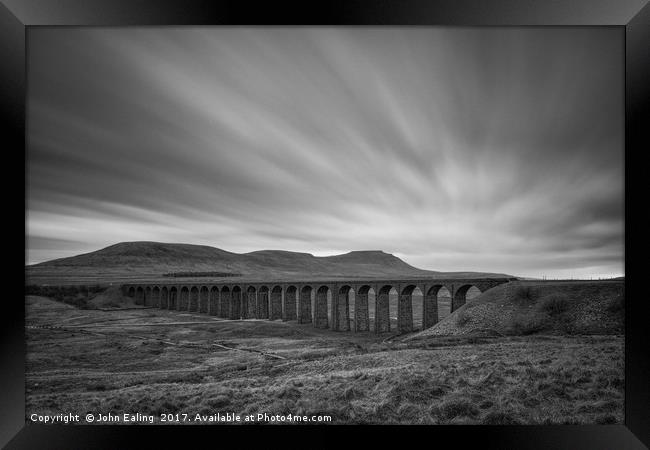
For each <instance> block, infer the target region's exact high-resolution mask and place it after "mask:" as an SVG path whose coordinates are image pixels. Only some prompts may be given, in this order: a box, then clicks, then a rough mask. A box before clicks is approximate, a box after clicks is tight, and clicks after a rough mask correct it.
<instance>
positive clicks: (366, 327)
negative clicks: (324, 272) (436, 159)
mask: <svg viewBox="0 0 650 450" xmlns="http://www.w3.org/2000/svg"><path fill="white" fill-rule="evenodd" d="M513 280H515V279H514V278H476V279H409V280H406V279H394V280H390V279H385V280H376V279H375V280H350V281H344V280H336V281H299V282H277V283H276V282H246V283H237V282H234V281H223V282H206V283H200V282H178V283H154V282H152V283H127V284H123V285H122V286H121V289H122V292H123V294H124V295H127V296H129V297H134V298H135V302H136V304H140V305H145V306H154V307H158V308H161V309H169V310H175V311H188V312H197V313H204V314H209V315H213V316H217V317H220V318H224V319H233V320H240V319H268V320H278V319H280V320H285V321H286V320H297V321H298V322H299V323H312V324H313V326H314V327H316V328H330V329H332V330H337V331H355V332H356V331H370V330H371V327H370V317H369V308H368V303H369V300H368V294H369V293H370V291H371V290H372V291H373V293H374V294H375V301H374V306H375V318H374V327H373V328H374V331H375V333H385V332H390V331H397V332H399V333H407V332H410V331H413V330H414V329H415V328H414V326H413V301H412V294H413V291H414V290H415V289H416V288H418V289H419V290H420V292H421V293H422V296H423V301H422V328H423V329H424V328H429V327H431V326H433V325H435V324H436V323H437V322H438V291H440V289H442V288H443V287H445V288H446V289H447V290H448V291H449V293H450V294H451V311H452V312H453V311H455V310H456V309H458V308H459V307H461V306H462V305H463V304H465V301H466V297H465V296H466V294H467V291H468V290H469V289H470V288H471V287H472V286H474V287H476V288H478V289H479V290H480V291H481V292H484V291H486V290H487V289H490V288H492V287H494V286H497V285H499V284H503V283H507V282H509V281H513ZM392 289H395V290H396V291H397V294H398V297H397V298H398V301H397V330H391V324H390V316H389V293H390V291H391V290H392ZM312 292H314V293H315V296H314V302H313V304H314V306H313V309H314V310H313V311H312ZM351 292H353V293H354V303H353V308H351V299H350V294H351ZM328 293H329V296H330V298H331V301H330V302H329V311H328ZM351 309H352V310H353V317H351V314H350V312H351Z"/></svg>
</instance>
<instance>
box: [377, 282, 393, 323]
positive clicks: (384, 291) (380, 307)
mask: <svg viewBox="0 0 650 450" xmlns="http://www.w3.org/2000/svg"><path fill="white" fill-rule="evenodd" d="M392 289H394V288H393V286H391V285H390V284H386V285H383V286H381V287H380V288H379V289H378V291H377V295H376V296H375V333H388V332H390V297H389V295H390V291H391V290H392Z"/></svg>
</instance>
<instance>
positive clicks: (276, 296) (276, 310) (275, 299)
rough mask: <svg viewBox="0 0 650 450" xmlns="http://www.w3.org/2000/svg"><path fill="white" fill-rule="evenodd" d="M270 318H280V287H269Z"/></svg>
mask: <svg viewBox="0 0 650 450" xmlns="http://www.w3.org/2000/svg"><path fill="white" fill-rule="evenodd" d="M270 319H271V320H276V319H282V287H281V286H273V289H271V317H270Z"/></svg>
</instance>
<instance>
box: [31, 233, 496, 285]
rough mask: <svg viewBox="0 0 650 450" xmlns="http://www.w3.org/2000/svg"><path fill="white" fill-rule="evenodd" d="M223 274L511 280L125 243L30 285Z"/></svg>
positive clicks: (393, 261)
mask: <svg viewBox="0 0 650 450" xmlns="http://www.w3.org/2000/svg"><path fill="white" fill-rule="evenodd" d="M187 272H193V273H197V274H198V273H202V272H203V273H206V272H221V273H229V274H234V275H239V276H242V277H247V278H250V277H256V278H259V277H268V278H273V279H281V278H287V279H289V278H302V277H309V278H323V277H358V278H364V277H366V278H379V277H394V278H407V277H412V278H418V277H446V278H460V277H475V278H490V277H506V276H508V275H503V274H494V273H483V272H462V273H460V272H437V271H431V270H422V269H418V268H416V267H413V266H411V265H409V264H407V263H406V262H404V261H403V260H401V259H400V258H398V257H396V256H394V255H391V254H390V253H385V252H383V251H353V252H349V253H345V254H342V255H333V256H314V255H312V254H310V253H298V252H290V251H284V250H261V251H255V252H250V253H233V252H228V251H225V250H222V249H219V248H215V247H210V246H206V245H192V244H170V243H161V242H144V241H139V242H122V243H119V244H115V245H111V246H109V247H106V248H103V249H101V250H97V251H94V252H90V253H84V254H81V255H77V256H72V257H69V258H61V259H55V260H52V261H46V262H43V263H40V264H35V265H32V266H27V267H26V277H27V283H28V284H40V283H51V284H56V283H71V284H76V283H101V282H106V281H114V282H122V281H135V280H138V279H151V278H156V277H162V276H163V274H170V273H187Z"/></svg>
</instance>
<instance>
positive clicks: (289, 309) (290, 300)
mask: <svg viewBox="0 0 650 450" xmlns="http://www.w3.org/2000/svg"><path fill="white" fill-rule="evenodd" d="M297 292H298V289H297V288H296V287H295V286H293V285H290V286H287V288H286V289H285V291H284V305H283V308H282V319H283V320H296V318H297V317H296V311H297V309H298V307H297V305H296V301H297V295H296V294H297Z"/></svg>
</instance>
